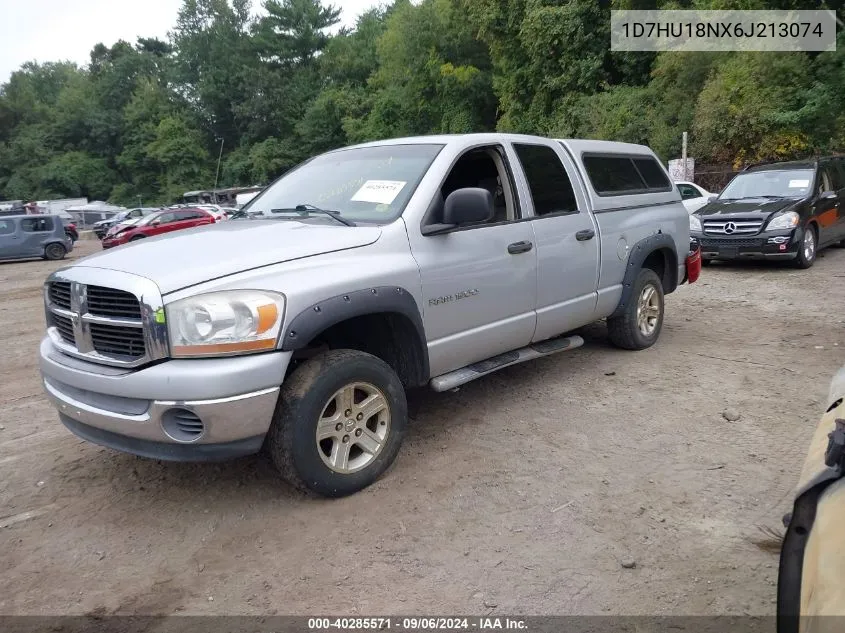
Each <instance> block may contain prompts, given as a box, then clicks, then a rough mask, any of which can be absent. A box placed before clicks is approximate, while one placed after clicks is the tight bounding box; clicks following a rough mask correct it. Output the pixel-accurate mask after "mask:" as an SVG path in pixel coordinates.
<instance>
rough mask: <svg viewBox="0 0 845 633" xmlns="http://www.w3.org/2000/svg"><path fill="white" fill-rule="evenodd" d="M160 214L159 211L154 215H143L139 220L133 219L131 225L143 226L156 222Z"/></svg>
mask: <svg viewBox="0 0 845 633" xmlns="http://www.w3.org/2000/svg"><path fill="white" fill-rule="evenodd" d="M161 214H162V212H161V211H156V212H155V213H150V214H149V215H145V216H143V217H140V218H133V219H132V223H133V224H134V225H135V226H145V225H147V224H149V223H150V222H153V221H154V220H157V219H158V218H159V216H160V215H161Z"/></svg>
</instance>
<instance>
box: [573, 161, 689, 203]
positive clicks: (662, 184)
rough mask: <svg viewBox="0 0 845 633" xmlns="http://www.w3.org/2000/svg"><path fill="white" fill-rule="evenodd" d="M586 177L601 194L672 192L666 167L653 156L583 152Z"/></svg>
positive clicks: (621, 194)
mask: <svg viewBox="0 0 845 633" xmlns="http://www.w3.org/2000/svg"><path fill="white" fill-rule="evenodd" d="M582 160H583V163H584V169H585V170H586V171H587V177H588V178H589V180H590V182H591V183H592V185H593V189H595V191H596V193H597V194H598V195H599V196H602V197H604V196H623V195H632V194H645V193H662V192H666V191H672V188H673V187H672V183H671V181H670V180H669V177H668V176H667V175H666V172H665V171H664V170H663V167H662V166H661V165H660V163H658V162H657V160H655V159H654V157H652V156H644V155H641V156H636V155H634V156H626V155H622V154H616V155H614V154H584V155H583V156H582Z"/></svg>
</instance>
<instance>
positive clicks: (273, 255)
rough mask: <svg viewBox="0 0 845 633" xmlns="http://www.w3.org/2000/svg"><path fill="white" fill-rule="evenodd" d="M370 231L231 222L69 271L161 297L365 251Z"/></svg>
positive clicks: (123, 250)
mask: <svg viewBox="0 0 845 633" xmlns="http://www.w3.org/2000/svg"><path fill="white" fill-rule="evenodd" d="M380 236H381V229H380V228H378V227H375V226H356V227H349V226H341V225H338V226H323V225H315V224H307V223H304V222H298V221H295V220H233V221H229V222H221V223H219V224H213V225H211V226H202V227H197V228H193V229H183V230H181V231H178V232H173V233H165V234H163V235H158V236H156V237H150V238H147V239H144V240H140V241H137V242H132V243H130V244H124V245H123V246H118V247H115V248H113V249H109V250H108V251H103V252H102V253H97V254H96V255H90V256H88V257H85V258H83V259H81V260H79V262H78V263H77V264H75V266H85V267H87V268H108V269H111V270H119V271H122V272H127V273H132V274H134V275H140V276H142V277H146V278H147V279H150V280H152V281H154V282H155V283H156V284H157V285H158V287H159V289H160V290H161V292H162V294H167V293H168V292H173V291H175V290H181V289H182V288H187V287H189V286H193V285H196V284H198V283H202V282H205V281H209V280H211V279H218V278H220V277H225V276H227V275H232V274H235V273H240V272H243V271H246V270H252V269H254V268H261V267H262V266H270V265H272V264H279V263H282V262H286V261H290V260H294V259H300V258H303V257H310V256H312V255H319V254H321V253H332V252H335V251H340V250H345V249H349V248H357V247H360V246H367V245H368V244H372V243H374V242H375V241H376V240H378V238H379V237H380Z"/></svg>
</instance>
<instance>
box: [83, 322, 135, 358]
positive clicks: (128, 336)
mask: <svg viewBox="0 0 845 633" xmlns="http://www.w3.org/2000/svg"><path fill="white" fill-rule="evenodd" d="M91 344H92V345H93V347H94V349H95V350H97V351H98V352H100V353H101V354H112V355H114V356H117V357H124V356H125V357H127V358H143V356H144V355H145V354H146V353H147V350H146V347H145V345H144V331H143V330H142V329H140V328H136V327H124V326H120V325H101V324H99V323H92V324H91Z"/></svg>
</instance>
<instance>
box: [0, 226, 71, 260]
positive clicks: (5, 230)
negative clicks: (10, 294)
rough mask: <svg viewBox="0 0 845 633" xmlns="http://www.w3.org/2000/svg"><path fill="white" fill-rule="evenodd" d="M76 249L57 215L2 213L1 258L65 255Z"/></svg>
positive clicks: (0, 233) (57, 256) (55, 256)
mask: <svg viewBox="0 0 845 633" xmlns="http://www.w3.org/2000/svg"><path fill="white" fill-rule="evenodd" d="M72 250H73V240H71V239H70V237H69V236H68V234H67V233H66V232H65V227H64V224H63V222H62V220H61V218H59V217H56V216H54V215H11V216H4V217H0V259H26V258H32V257H43V258H44V259H53V260H55V259H64V257H65V255H67V254H68V253H70V252H71V251H72Z"/></svg>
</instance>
